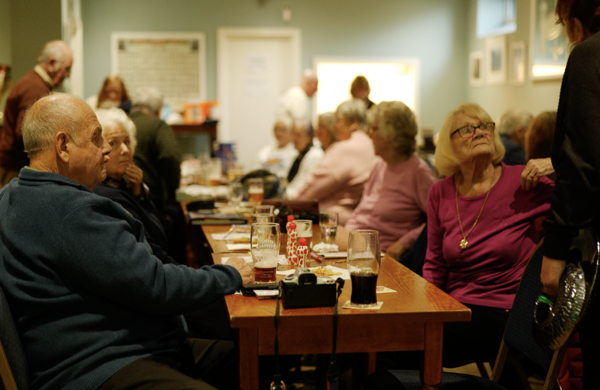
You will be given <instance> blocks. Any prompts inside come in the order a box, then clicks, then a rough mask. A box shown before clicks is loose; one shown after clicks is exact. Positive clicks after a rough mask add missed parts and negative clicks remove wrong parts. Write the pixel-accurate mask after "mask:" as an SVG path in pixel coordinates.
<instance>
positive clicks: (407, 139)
mask: <svg viewBox="0 0 600 390" xmlns="http://www.w3.org/2000/svg"><path fill="white" fill-rule="evenodd" d="M369 124H370V127H369V134H370V136H371V140H372V141H373V148H374V150H375V154H376V155H377V156H379V157H381V159H380V160H379V161H378V162H377V164H376V165H375V168H374V169H373V171H372V172H371V177H369V181H368V182H367V184H366V185H365V189H364V191H363V194H362V198H361V200H360V203H359V204H358V207H357V208H356V209H355V210H354V212H353V213H352V216H351V217H350V220H349V221H348V223H347V224H346V226H345V227H344V228H338V233H337V238H338V239H339V240H341V241H340V244H341V245H342V246H343V244H342V243H347V242H348V231H350V230H353V229H377V230H378V231H379V241H380V245H381V249H382V250H383V251H384V252H386V254H387V255H388V256H391V257H393V258H395V259H399V258H400V256H402V254H403V253H404V252H406V251H407V250H409V249H410V248H412V246H413V244H414V243H415V241H416V239H417V237H418V236H419V234H420V233H421V231H422V230H423V227H424V226H425V220H426V214H425V213H426V211H427V194H428V193H429V189H430V188H431V186H432V185H433V183H435V181H436V178H435V175H434V174H433V171H432V170H431V168H430V167H429V165H427V163H426V162H425V161H423V160H422V159H420V158H419V157H417V156H415V155H414V152H415V148H416V139H415V137H416V135H417V131H418V128H417V121H416V118H415V115H414V114H413V112H412V111H411V110H410V108H408V107H407V106H406V105H405V104H404V103H402V102H381V103H379V104H377V105H375V106H373V107H372V108H371V110H370V111H369Z"/></svg>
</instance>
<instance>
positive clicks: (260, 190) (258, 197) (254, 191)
mask: <svg viewBox="0 0 600 390" xmlns="http://www.w3.org/2000/svg"><path fill="white" fill-rule="evenodd" d="M248 194H249V195H250V203H252V205H253V206H258V205H260V204H261V203H262V201H263V199H264V196H265V188H264V184H263V180H262V179H248Z"/></svg>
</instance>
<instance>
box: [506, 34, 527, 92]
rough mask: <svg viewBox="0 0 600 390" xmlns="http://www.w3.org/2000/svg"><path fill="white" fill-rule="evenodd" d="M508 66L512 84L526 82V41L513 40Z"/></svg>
mask: <svg viewBox="0 0 600 390" xmlns="http://www.w3.org/2000/svg"><path fill="white" fill-rule="evenodd" d="M508 57H509V58H508V64H509V65H508V66H509V68H508V69H509V72H508V73H509V76H508V79H509V80H510V84H512V85H523V84H525V73H526V72H527V69H526V67H525V58H526V54H525V42H511V43H510V49H509V51H508Z"/></svg>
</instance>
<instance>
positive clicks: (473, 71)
mask: <svg viewBox="0 0 600 390" xmlns="http://www.w3.org/2000/svg"><path fill="white" fill-rule="evenodd" d="M469 84H470V85H471V86H472V87H480V86H482V85H483V52H481V51H474V52H471V54H469Z"/></svg>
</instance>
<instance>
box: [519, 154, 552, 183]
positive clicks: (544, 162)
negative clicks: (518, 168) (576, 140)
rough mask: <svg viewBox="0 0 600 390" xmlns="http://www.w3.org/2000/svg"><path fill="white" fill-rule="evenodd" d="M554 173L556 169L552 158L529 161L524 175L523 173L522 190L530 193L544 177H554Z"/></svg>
mask: <svg viewBox="0 0 600 390" xmlns="http://www.w3.org/2000/svg"><path fill="white" fill-rule="evenodd" d="M553 173H554V167H553V166H552V159H550V157H548V158H537V159H533V160H529V161H528V162H527V165H526V166H525V169H523V173H521V188H523V189H524V190H525V191H529V190H530V189H531V188H535V186H537V183H538V181H539V180H540V179H541V178H542V176H548V175H552V174H553Z"/></svg>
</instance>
